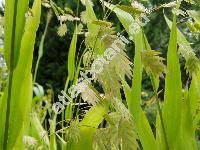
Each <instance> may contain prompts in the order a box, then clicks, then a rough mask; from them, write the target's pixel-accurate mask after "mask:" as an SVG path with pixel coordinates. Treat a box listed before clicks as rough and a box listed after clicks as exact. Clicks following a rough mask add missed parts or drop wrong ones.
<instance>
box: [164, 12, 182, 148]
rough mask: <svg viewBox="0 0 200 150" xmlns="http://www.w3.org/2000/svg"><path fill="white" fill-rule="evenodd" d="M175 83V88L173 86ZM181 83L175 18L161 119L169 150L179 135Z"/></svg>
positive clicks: (168, 53) (170, 41)
mask: <svg viewBox="0 0 200 150" xmlns="http://www.w3.org/2000/svg"><path fill="white" fill-rule="evenodd" d="M174 82H176V86H174ZM181 101H182V82H181V72H180V64H179V56H178V51H177V29H176V16H174V19H173V25H172V29H171V34H170V40H169V47H168V52H167V73H166V79H165V97H164V106H163V119H164V125H165V129H166V134H167V142H168V145H169V148H170V149H174V147H175V144H176V141H177V137H176V136H174V133H177V135H178V134H179V131H180V130H179V129H180V121H181Z"/></svg>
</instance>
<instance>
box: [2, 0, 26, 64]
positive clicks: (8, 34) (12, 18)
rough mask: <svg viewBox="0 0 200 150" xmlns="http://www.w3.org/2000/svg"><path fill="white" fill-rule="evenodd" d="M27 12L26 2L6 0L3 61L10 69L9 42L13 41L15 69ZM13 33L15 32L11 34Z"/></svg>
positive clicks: (24, 0) (23, 0) (22, 0)
mask: <svg viewBox="0 0 200 150" xmlns="http://www.w3.org/2000/svg"><path fill="white" fill-rule="evenodd" d="M27 10H28V0H7V1H6V3H5V42H4V45H5V59H6V63H7V66H8V67H10V52H11V49H12V46H11V43H12V42H11V40H12V39H14V41H15V43H14V47H13V48H14V49H13V51H14V58H13V62H14V67H16V65H17V62H18V59H19V53H20V46H21V39H22V35H23V33H24V26H25V13H26V12H27ZM13 31H14V32H15V33H14V34H13Z"/></svg>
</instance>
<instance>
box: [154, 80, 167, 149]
mask: <svg viewBox="0 0 200 150" xmlns="http://www.w3.org/2000/svg"><path fill="white" fill-rule="evenodd" d="M153 90H154V93H155V96H156V104H157V107H158V113H159V117H160V122H161V128H162V130H163V135H164V141H165V147H166V150H169V145H168V142H167V134H166V130H165V126H164V120H163V116H162V110H161V106H160V101H159V99H158V94H157V92H156V91H157V90H156V86H155V83H154V82H153Z"/></svg>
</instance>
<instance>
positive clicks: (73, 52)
mask: <svg viewBox="0 0 200 150" xmlns="http://www.w3.org/2000/svg"><path fill="white" fill-rule="evenodd" d="M76 44H77V26H76V27H75V30H74V34H73V37H72V41H71V44H70V48H69V54H68V76H69V80H70V81H72V80H73V78H74V73H75V65H76V64H75V55H76Z"/></svg>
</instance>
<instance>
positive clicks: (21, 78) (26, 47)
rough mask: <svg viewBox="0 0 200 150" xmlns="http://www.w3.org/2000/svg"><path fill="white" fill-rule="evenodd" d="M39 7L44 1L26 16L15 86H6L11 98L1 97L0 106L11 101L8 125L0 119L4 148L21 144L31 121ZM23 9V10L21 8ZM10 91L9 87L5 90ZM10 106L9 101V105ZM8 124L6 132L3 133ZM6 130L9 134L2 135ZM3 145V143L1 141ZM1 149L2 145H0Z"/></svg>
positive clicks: (35, 3) (13, 81)
mask: <svg viewBox="0 0 200 150" xmlns="http://www.w3.org/2000/svg"><path fill="white" fill-rule="evenodd" d="M40 10H41V1H40V0H36V1H35V2H34V5H33V8H32V15H30V16H29V17H28V18H27V20H26V25H25V29H24V34H23V37H22V41H21V47H20V55H19V60H18V64H17V66H16V68H15V70H14V72H13V77H12V87H8V88H7V89H9V88H10V89H11V96H10V99H9V98H8V96H5V97H4V99H2V101H1V105H0V108H1V110H3V112H5V110H6V109H7V107H6V106H5V105H3V104H5V101H6V100H8V101H10V107H9V110H10V111H9V112H8V111H7V112H6V113H7V114H9V115H7V116H8V118H6V119H8V120H7V121H6V122H7V123H8V126H7V125H6V128H5V120H2V121H1V122H0V127H1V128H3V129H1V130H3V133H1V137H0V139H3V138H4V139H6V136H7V141H4V148H5V147H6V149H8V150H10V149H13V147H14V148H15V149H17V148H19V149H20V148H22V147H23V143H22V136H23V134H24V132H25V131H26V127H27V126H28V122H29V118H30V117H29V115H30V112H29V111H30V110H31V108H30V106H31V100H32V75H31V69H32V59H33V49H34V43H35V37H36V31H37V29H38V26H39V22H40ZM19 11H20V10H19ZM5 95H7V91H6V92H5ZM8 106H9V105H8ZM5 115H6V114H1V118H4V119H5ZM4 128H5V133H4ZM3 134H5V135H6V136H4V137H3ZM0 146H2V143H1V145H0ZM1 149H2V148H1Z"/></svg>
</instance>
